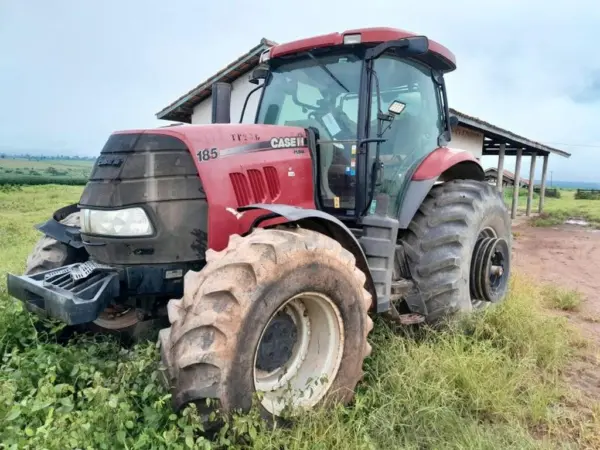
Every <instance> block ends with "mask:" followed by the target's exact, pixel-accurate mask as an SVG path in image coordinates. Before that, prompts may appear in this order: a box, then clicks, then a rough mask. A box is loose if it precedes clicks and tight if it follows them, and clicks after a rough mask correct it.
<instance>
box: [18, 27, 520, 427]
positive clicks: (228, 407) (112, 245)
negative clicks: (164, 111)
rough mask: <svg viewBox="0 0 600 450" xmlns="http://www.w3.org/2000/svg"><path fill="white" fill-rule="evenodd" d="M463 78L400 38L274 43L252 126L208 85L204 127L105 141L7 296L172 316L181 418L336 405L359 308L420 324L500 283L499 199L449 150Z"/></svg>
mask: <svg viewBox="0 0 600 450" xmlns="http://www.w3.org/2000/svg"><path fill="white" fill-rule="evenodd" d="M455 68H456V64H455V58H454V55H453V54H452V53H451V52H450V51H449V50H448V49H446V48H445V47H443V46H441V45H440V44H438V43H436V42H433V41H430V40H428V39H427V38H426V37H424V36H416V35H413V34H411V33H407V32H404V31H401V30H396V29H387V28H371V29H358V30H351V31H346V32H344V33H331V34H327V35H324V36H317V37H313V38H309V39H304V40H299V41H295V42H290V43H287V44H282V45H276V46H274V47H272V48H271V49H270V50H268V51H266V52H265V53H264V54H263V55H262V56H261V65H260V66H259V67H258V68H257V69H255V70H254V72H253V82H254V83H256V84H257V85H258V86H257V88H256V89H255V91H258V92H260V95H261V99H260V104H259V107H258V110H257V113H256V119H255V123H254V124H250V125H245V124H230V123H229V122H230V94H231V86H230V85H227V84H223V83H218V84H216V85H215V86H213V97H212V101H213V124H210V125H181V126H173V127H164V128H157V129H152V130H134V131H121V132H116V133H114V134H112V135H111V136H110V138H109V139H108V141H107V142H106V144H105V146H104V148H103V149H102V152H101V154H100V156H99V158H98V160H97V162H96V164H95V166H94V169H93V171H92V174H91V176H90V180H89V182H88V183H87V185H86V187H85V189H84V191H83V194H82V196H81V199H80V201H79V203H78V204H75V205H71V206H67V207H65V208H62V209H60V210H58V211H57V212H56V213H55V214H54V217H53V218H51V219H50V220H48V221H47V222H46V223H45V224H43V225H41V226H40V227H39V229H40V230H41V231H42V232H43V233H44V235H45V236H44V237H43V238H42V239H41V241H40V242H39V243H38V245H37V246H36V248H35V249H34V251H33V253H32V254H31V256H30V257H29V260H28V262H27V270H26V273H25V274H24V275H21V276H18V275H13V274H9V275H8V289H9V292H10V293H11V294H12V295H13V296H14V297H16V298H18V299H20V300H22V301H23V302H24V304H25V305H26V306H27V308H28V309H29V310H31V311H34V312H37V313H39V314H44V315H48V316H51V317H54V318H58V319H61V320H62V321H64V322H66V323H67V324H69V325H74V326H83V327H84V328H86V329H92V328H93V329H95V330H100V331H107V332H111V331H115V330H116V331H119V332H124V331H135V330H136V329H139V327H141V326H144V324H147V323H149V322H152V321H153V320H156V319H159V320H160V318H161V317H165V316H166V317H168V320H169V322H170V326H169V328H165V329H162V330H161V331H160V334H159V340H160V346H161V354H162V361H163V362H164V364H165V365H166V369H167V370H166V373H168V380H169V382H170V386H171V388H172V392H173V399H174V407H175V409H180V408H182V407H183V406H185V405H186V404H188V403H190V402H193V403H196V404H198V405H203V404H205V403H206V402H205V401H204V399H207V398H212V399H216V400H218V402H217V404H219V405H220V408H221V410H222V411H225V412H228V411H232V410H234V409H240V408H241V409H242V410H246V409H247V408H249V406H250V405H251V402H252V397H253V395H254V393H256V392H260V393H261V395H260V398H261V405H262V406H261V407H262V408H263V412H264V413H265V414H271V415H275V416H278V415H280V414H281V413H282V411H283V409H284V406H285V405H288V404H290V402H291V404H292V405H293V406H296V407H301V408H305V409H306V408H312V407H315V406H316V405H320V404H322V403H323V402H325V401H328V400H334V401H340V402H343V403H347V402H348V401H350V400H351V398H352V397H353V393H354V390H355V387H356V385H357V383H358V382H359V380H360V379H361V377H362V375H363V370H362V368H363V361H364V359H365V358H366V357H367V356H368V355H369V354H370V352H371V346H370V345H369V342H368V335H369V332H370V331H371V329H372V328H373V322H372V320H371V318H370V315H372V314H381V313H386V314H387V315H388V316H390V317H392V318H395V319H396V320H399V321H401V322H405V323H407V322H419V321H425V322H430V323H432V322H436V321H438V320H439V319H441V318H443V317H446V316H448V315H450V314H454V313H456V312H468V311H472V310H473V309H475V308H479V307H483V306H485V305H489V304H491V303H495V302H499V301H501V300H502V299H503V298H504V296H505V294H506V291H507V285H508V278H509V275H510V257H511V250H510V249H511V223H510V219H509V216H508V213H507V210H506V207H505V205H504V202H503V200H502V198H501V197H500V195H499V194H498V193H497V192H496V190H495V189H494V188H493V187H492V186H490V185H489V184H488V183H486V182H485V181H484V171H483V170H482V167H481V166H480V164H479V163H478V161H477V159H476V158H475V157H474V156H473V155H472V154H471V153H469V152H467V151H462V150H455V149H451V148H448V145H449V143H450V140H451V131H452V129H453V128H454V127H455V126H456V124H457V119H456V117H454V116H451V115H450V114H449V110H448V101H447V95H446V87H445V83H444V74H445V73H447V72H450V71H452V70H454V69H455ZM250 95H251V94H250ZM173 298H175V299H174V300H173ZM170 299H171V300H170Z"/></svg>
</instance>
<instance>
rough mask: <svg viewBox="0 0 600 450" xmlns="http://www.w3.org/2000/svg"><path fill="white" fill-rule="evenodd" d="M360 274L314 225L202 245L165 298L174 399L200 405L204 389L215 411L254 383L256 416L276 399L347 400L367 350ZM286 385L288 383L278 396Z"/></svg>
mask: <svg viewBox="0 0 600 450" xmlns="http://www.w3.org/2000/svg"><path fill="white" fill-rule="evenodd" d="M364 283H365V275H364V274H363V273H362V272H361V271H360V270H359V269H358V268H356V266H355V258H354V256H353V255H352V254H351V253H350V252H349V251H347V250H345V249H344V248H343V247H342V246H341V245H340V244H339V243H338V242H336V241H334V240H333V239H331V238H329V237H327V236H325V235H323V234H320V233H317V232H314V231H310V230H305V229H301V228H285V229H270V230H263V229H257V230H255V231H254V232H253V233H251V234H250V235H248V236H246V237H243V238H242V237H240V236H238V235H234V236H231V237H230V240H229V245H228V247H227V248H226V249H225V250H224V251H222V252H219V253H215V252H212V251H209V252H208V254H207V265H206V266H205V267H204V268H203V269H202V271H200V272H191V271H190V272H188V273H187V274H186V276H185V280H184V296H183V298H182V299H180V300H171V301H170V302H169V305H168V314H169V320H170V322H171V327H170V328H167V329H164V330H161V333H160V345H161V354H162V361H163V363H164V365H165V366H166V367H167V375H168V380H169V383H170V385H171V387H172V390H173V394H174V395H173V398H174V401H173V403H174V407H175V409H176V410H180V409H181V408H183V407H185V406H186V405H187V404H189V403H196V404H197V405H198V407H199V409H201V410H204V411H205V400H204V399H205V398H215V399H217V400H218V404H219V407H220V410H221V411H222V412H224V413H230V412H233V411H234V410H242V411H247V410H248V409H249V408H250V407H251V405H252V398H253V395H254V394H255V393H256V392H260V393H262V400H261V404H260V409H261V412H262V414H263V416H264V417H272V416H280V415H281V412H282V408H283V407H284V405H285V404H287V405H290V404H291V405H293V406H295V407H300V408H304V409H310V408H313V407H315V406H317V405H319V404H324V403H328V402H329V401H336V402H341V403H348V402H349V401H350V400H351V399H352V398H353V395H354V389H355V387H356V385H357V383H358V382H359V380H360V379H361V377H362V376H363V371H362V366H363V360H364V359H365V357H366V356H367V355H369V354H370V352H371V346H370V345H369V343H368V342H367V335H368V333H369V332H370V331H371V329H372V328H373V322H372V320H371V318H370V317H369V316H368V314H367V311H368V309H369V307H370V305H371V295H370V294H369V293H368V292H367V291H366V290H365V289H364ZM321 375H326V378H325V379H321V380H320V381H321V382H320V383H317V384H314V383H311V378H312V379H314V380H318V379H319V378H320V377H321ZM309 384H311V385H310V386H309ZM288 387H291V388H292V389H293V390H296V391H293V392H288V393H287V395H288V396H287V397H286V398H285V400H284V401H280V400H279V399H278V396H279V395H285V392H284V391H286V388H288ZM311 387H312V389H311ZM298 390H300V391H303V392H301V393H300V392H298Z"/></svg>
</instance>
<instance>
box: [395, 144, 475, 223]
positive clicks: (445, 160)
mask: <svg viewBox="0 0 600 450" xmlns="http://www.w3.org/2000/svg"><path fill="white" fill-rule="evenodd" d="M484 178H485V172H484V170H483V167H481V164H480V163H479V161H478V160H477V158H475V156H473V154H472V153H471V152H469V151H466V150H458V149H452V148H448V147H440V148H437V149H436V150H434V151H433V152H432V153H430V154H429V155H428V156H427V157H425V159H423V161H422V162H421V164H420V165H419V166H418V167H417V169H416V170H415V172H414V173H413V175H412V177H411V180H410V183H409V184H408V187H407V188H406V193H405V194H404V200H403V202H402V205H401V207H400V209H399V211H398V222H399V223H398V226H399V228H400V229H406V228H408V226H409V225H410V223H411V221H412V219H413V217H414V216H415V214H416V212H417V211H418V209H419V207H420V206H421V203H423V200H424V199H425V197H427V194H428V193H429V191H430V190H431V188H432V187H433V185H434V184H435V183H436V182H439V181H441V182H445V181H450V180H455V179H474V180H484Z"/></svg>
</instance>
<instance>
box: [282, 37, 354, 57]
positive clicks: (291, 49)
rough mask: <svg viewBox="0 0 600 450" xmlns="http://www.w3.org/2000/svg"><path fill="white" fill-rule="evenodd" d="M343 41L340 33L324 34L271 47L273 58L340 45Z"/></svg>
mask: <svg viewBox="0 0 600 450" xmlns="http://www.w3.org/2000/svg"><path fill="white" fill-rule="evenodd" d="M342 42H343V37H342V35H341V34H340V33H330V34H323V35H321V36H315V37H311V38H307V39H299V40H297V41H293V42H288V43H286V44H279V45H276V46H274V47H271V58H277V57H278V56H282V55H287V54H290V53H298V52H303V51H306V50H310V49H313V48H319V47H331V46H333V45H340V44H341V43H342Z"/></svg>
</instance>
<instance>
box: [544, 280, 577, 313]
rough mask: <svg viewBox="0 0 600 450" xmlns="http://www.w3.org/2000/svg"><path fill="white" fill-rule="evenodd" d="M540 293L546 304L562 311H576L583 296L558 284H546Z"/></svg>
mask: <svg viewBox="0 0 600 450" xmlns="http://www.w3.org/2000/svg"><path fill="white" fill-rule="evenodd" d="M542 294H543V297H544V301H545V302H546V304H547V305H548V306H550V307H551V308H556V309H560V310H562V311H578V310H579V307H580V306H581V302H582V298H583V297H582V295H581V293H580V292H578V291H574V290H571V289H564V288H561V287H558V286H546V287H545V288H544V289H543V291H542Z"/></svg>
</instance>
